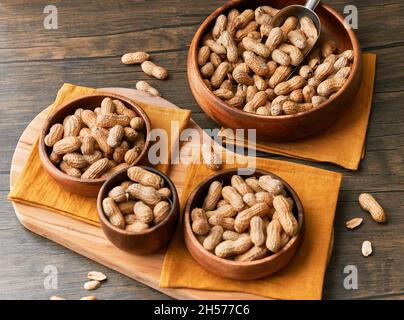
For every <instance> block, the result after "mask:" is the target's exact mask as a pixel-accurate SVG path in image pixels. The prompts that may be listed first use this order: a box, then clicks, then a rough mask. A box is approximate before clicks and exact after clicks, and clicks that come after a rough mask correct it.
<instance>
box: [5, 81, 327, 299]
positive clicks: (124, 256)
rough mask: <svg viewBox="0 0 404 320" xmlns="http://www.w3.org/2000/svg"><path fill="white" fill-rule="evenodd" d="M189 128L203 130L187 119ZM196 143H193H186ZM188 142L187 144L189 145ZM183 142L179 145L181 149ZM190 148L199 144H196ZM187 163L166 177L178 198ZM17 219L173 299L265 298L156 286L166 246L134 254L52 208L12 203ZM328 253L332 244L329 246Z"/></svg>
mask: <svg viewBox="0 0 404 320" xmlns="http://www.w3.org/2000/svg"><path fill="white" fill-rule="evenodd" d="M102 91H104V92H106V91H110V92H114V93H117V94H121V95H125V96H127V97H128V98H131V99H133V100H135V101H139V102H145V103H153V104H154V105H156V106H161V107H165V108H167V107H171V108H177V106H175V105H174V104H172V103H171V102H169V101H167V100H165V99H163V98H156V97H151V96H149V95H146V94H144V93H142V92H140V91H137V90H133V89H124V88H108V89H102ZM48 111H49V108H47V109H45V110H43V111H42V112H41V113H40V114H38V115H37V116H36V117H35V119H34V120H32V122H31V123H30V124H29V125H28V127H27V128H26V129H25V131H24V132H23V134H22V135H21V137H20V139H19V141H18V144H17V147H16V149H15V152H14V155H13V159H12V161H11V170H10V189H11V188H12V187H13V184H14V183H15V181H16V180H17V178H18V176H19V175H20V173H21V171H22V169H23V168H24V165H25V162H26V160H27V159H28V156H29V153H30V151H31V149H32V146H33V145H34V143H35V141H36V138H37V136H38V134H39V132H40V130H41V128H42V125H43V123H44V121H45V119H46V117H47V114H48ZM188 127H189V128H193V129H196V130H198V131H199V132H200V133H201V134H205V133H203V130H202V129H201V128H200V127H199V126H198V125H197V124H196V123H195V122H194V121H193V120H191V121H190V123H189V126H188ZM189 143H197V142H189ZM189 143H188V144H187V147H190V145H189ZM184 146H185V144H184V145H182V148H184ZM191 147H199V146H197V145H195V146H191ZM186 170H187V166H186V165H185V164H183V163H180V164H173V165H172V166H171V169H170V173H169V176H170V178H171V179H172V181H173V182H174V184H175V186H176V187H177V191H178V195H179V197H180V198H181V195H182V190H183V186H184V185H183V184H184V181H185V174H186ZM12 204H13V207H14V210H15V213H16V215H17V218H18V219H19V221H20V222H21V224H22V225H23V226H24V227H25V228H27V229H28V230H30V231H32V232H34V233H36V234H39V235H41V236H43V237H45V238H47V239H49V240H51V241H54V242H56V243H58V244H60V245H62V246H64V247H66V248H68V249H70V250H72V251H74V252H76V253H78V254H81V255H83V256H85V257H87V258H89V259H91V260H94V261H96V262H98V263H100V264H102V265H105V266H107V267H108V268H111V269H113V270H115V271H118V272H120V273H122V274H124V275H126V276H128V277H130V278H132V279H135V280H137V281H139V282H142V283H144V284H145V285H147V286H149V287H152V288H154V289H156V290H158V291H161V292H163V293H165V294H167V295H169V296H171V297H173V298H177V299H234V300H246V299H266V298H265V297H262V296H258V295H253V294H247V293H240V292H224V291H208V290H193V289H167V288H160V287H159V281H160V273H161V268H162V264H163V259H164V253H165V250H166V249H162V250H160V251H159V252H157V253H154V254H151V255H148V256H136V255H132V254H129V253H126V252H124V251H121V250H119V249H118V248H116V247H114V246H113V245H112V244H111V243H110V242H109V241H108V240H107V239H106V237H105V236H104V234H103V232H102V230H101V228H98V227H95V226H92V225H89V224H87V223H85V222H81V221H78V220H76V219H73V218H70V217H66V216H63V215H60V214H57V213H55V212H53V211H50V210H46V209H41V208H36V207H32V206H28V205H24V204H20V203H16V202H13V203H12ZM330 248H331V250H330V253H329V254H330V255H331V252H332V245H331V246H330Z"/></svg>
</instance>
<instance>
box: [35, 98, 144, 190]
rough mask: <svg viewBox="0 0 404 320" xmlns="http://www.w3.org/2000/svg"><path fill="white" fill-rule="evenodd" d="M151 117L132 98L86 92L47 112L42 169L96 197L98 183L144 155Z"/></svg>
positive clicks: (70, 187)
mask: <svg viewBox="0 0 404 320" xmlns="http://www.w3.org/2000/svg"><path fill="white" fill-rule="evenodd" d="M149 133H150V121H149V118H148V117H147V115H146V113H145V112H144V111H143V110H142V108H140V107H139V106H138V105H137V104H135V103H134V102H133V101H131V100H129V99H127V98H125V97H123V96H120V95H117V94H112V93H105V94H104V93H97V94H91V95H85V96H82V97H79V98H77V99H75V100H72V101H70V102H68V103H66V104H65V105H63V106H61V107H60V108H59V109H58V110H57V111H55V112H54V113H53V114H52V115H50V116H49V117H48V119H47V120H46V122H45V124H44V127H43V129H42V132H41V136H40V139H39V146H38V147H39V156H40V158H41V161H42V166H43V168H44V169H45V170H46V171H47V172H48V173H49V174H50V175H51V176H52V177H53V178H54V179H55V180H56V182H57V183H58V184H60V185H61V186H62V187H63V188H65V189H66V190H68V191H70V192H73V193H77V194H80V195H83V196H88V197H97V194H98V191H99V190H100V188H101V186H102V184H103V183H104V182H105V181H106V180H107V178H108V177H109V176H111V175H112V174H114V173H115V172H118V171H119V170H121V169H123V168H126V167H129V166H132V165H135V164H137V163H138V162H139V161H141V160H142V159H143V158H144V157H145V156H146V154H147V150H148V146H149Z"/></svg>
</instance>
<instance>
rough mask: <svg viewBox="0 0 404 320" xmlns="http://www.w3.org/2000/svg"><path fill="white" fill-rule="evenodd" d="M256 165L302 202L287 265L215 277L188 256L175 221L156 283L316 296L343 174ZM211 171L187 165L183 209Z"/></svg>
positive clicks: (267, 162)
mask: <svg viewBox="0 0 404 320" xmlns="http://www.w3.org/2000/svg"><path fill="white" fill-rule="evenodd" d="M237 157H238V158H239V160H237V162H236V163H246V161H245V158H244V157H241V156H237ZM243 159H244V160H243ZM231 167H245V165H225V168H231ZM256 167H257V168H259V169H263V170H267V171H271V172H273V173H275V174H277V175H279V176H280V177H282V178H283V179H285V180H286V181H287V182H288V183H289V184H290V185H291V187H292V188H294V189H295V190H296V192H297V194H298V195H299V198H300V199H301V201H302V203H303V207H304V228H303V229H304V230H303V232H304V234H303V242H302V244H301V247H300V248H299V250H298V252H297V254H296V256H295V257H294V258H293V259H292V261H291V262H290V264H289V265H288V266H286V267H285V268H284V269H282V270H281V271H279V272H277V273H275V274H273V275H270V276H268V277H266V278H264V279H259V280H251V281H236V280H229V279H224V278H220V277H218V276H216V275H214V274H212V273H210V272H208V271H206V270H205V269H203V268H202V267H201V266H200V265H199V264H198V263H197V262H196V261H195V260H193V258H192V257H191V255H190V254H189V253H188V251H187V249H186V247H185V244H184V242H183V233H182V223H180V224H179V226H178V230H177V232H176V235H175V237H174V239H173V241H172V242H171V244H170V246H169V248H168V250H167V253H166V255H165V259H164V264H163V269H162V272H161V279H160V286H161V287H164V288H192V289H204V290H218V291H238V292H246V293H252V294H256V295H261V296H265V297H269V298H274V299H321V296H322V290H323V281H324V274H325V270H326V266H327V259H328V253H329V250H330V249H331V248H330V246H331V244H330V243H331V240H332V230H333V221H334V214H335V208H336V204H337V199H338V193H339V187H340V183H341V178H342V176H341V174H338V173H335V172H331V171H325V170H322V169H317V168H314V167H309V166H305V165H300V164H294V163H289V162H284V161H277V160H269V159H262V158H257V159H256ZM211 174H212V171H210V170H209V169H208V168H206V166H204V165H200V164H192V165H190V166H189V168H188V171H187V177H186V179H185V181H187V182H186V185H185V187H184V191H183V196H182V199H181V207H182V208H184V205H185V203H186V200H187V198H188V196H189V194H190V193H191V191H192V190H193V189H194V188H195V187H196V186H197V185H198V184H199V183H200V182H201V181H202V180H204V179H205V178H206V177H207V176H209V175H211ZM229 298H231V295H230V294H229Z"/></svg>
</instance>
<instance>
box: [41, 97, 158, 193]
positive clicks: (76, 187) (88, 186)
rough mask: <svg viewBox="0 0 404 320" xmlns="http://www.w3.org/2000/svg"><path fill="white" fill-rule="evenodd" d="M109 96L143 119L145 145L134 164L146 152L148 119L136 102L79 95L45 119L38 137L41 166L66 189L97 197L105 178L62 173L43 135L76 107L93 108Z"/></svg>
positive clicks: (148, 128)
mask: <svg viewBox="0 0 404 320" xmlns="http://www.w3.org/2000/svg"><path fill="white" fill-rule="evenodd" d="M106 97H110V98H111V99H118V100H121V101H122V102H123V103H124V104H125V105H126V107H128V108H130V109H132V110H134V111H136V113H137V114H138V115H139V117H141V118H142V119H143V120H144V123H145V129H146V134H145V139H146V141H145V147H144V149H143V150H142V152H141V154H140V155H139V157H138V159H137V160H136V161H135V163H134V164H133V165H135V164H137V163H139V161H141V160H142V158H143V157H144V156H145V155H146V154H147V149H148V146H149V144H150V137H149V135H150V130H151V129H150V128H151V127H150V120H149V118H148V116H147V115H146V113H145V112H144V111H143V109H142V108H140V107H139V106H138V105H137V104H136V103H134V102H133V101H131V100H129V99H128V98H126V97H123V96H120V95H117V94H113V93H105V94H104V93H96V94H91V95H85V96H82V97H79V98H77V99H75V100H72V101H70V102H68V103H66V104H64V105H63V106H62V107H60V108H59V109H58V110H57V111H55V112H54V113H53V114H51V115H50V116H49V117H48V119H47V120H46V121H45V124H44V126H43V129H42V131H41V136H40V138H39V144H38V148H39V156H40V158H41V161H42V167H43V168H44V169H45V170H46V171H47V172H48V174H49V175H51V176H52V178H54V179H55V180H56V182H57V183H58V184H60V185H61V186H62V187H63V188H65V189H66V190H68V191H70V192H73V193H77V194H80V195H82V196H86V197H97V194H98V191H99V190H100V188H101V186H102V184H103V183H104V182H105V181H106V179H91V180H90V179H88V180H84V179H79V178H74V177H71V176H68V175H67V174H65V173H63V172H62V171H61V170H60V169H59V168H58V167H56V166H55V165H54V164H53V163H52V162H51V161H50V159H49V154H50V152H51V151H52V148H49V147H47V146H46V145H45V136H46V135H47V134H48V132H49V129H50V127H51V126H52V125H54V124H55V123H63V120H64V118H65V117H66V116H68V115H72V114H74V112H75V110H76V109H78V108H83V109H89V110H94V109H95V108H97V107H99V106H100V105H101V101H102V99H104V98H106Z"/></svg>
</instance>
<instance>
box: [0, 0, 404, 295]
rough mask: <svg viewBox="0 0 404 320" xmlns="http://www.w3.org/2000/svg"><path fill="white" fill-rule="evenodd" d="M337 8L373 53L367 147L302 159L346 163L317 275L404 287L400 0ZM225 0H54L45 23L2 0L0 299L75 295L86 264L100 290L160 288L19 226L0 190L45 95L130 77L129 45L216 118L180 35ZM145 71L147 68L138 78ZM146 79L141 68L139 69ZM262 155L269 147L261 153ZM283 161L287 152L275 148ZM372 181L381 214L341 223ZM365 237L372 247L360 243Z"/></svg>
mask: <svg viewBox="0 0 404 320" xmlns="http://www.w3.org/2000/svg"><path fill="white" fill-rule="evenodd" d="M326 2H327V3H328V4H330V5H332V6H334V7H335V8H336V9H338V11H339V12H341V13H342V12H343V10H344V6H345V5H347V4H350V5H351V4H353V5H356V6H357V8H358V12H359V29H358V30H357V35H358V37H359V39H360V42H361V45H362V48H363V50H364V51H365V52H374V53H376V54H377V55H378V66H377V76H376V87H375V96H374V103H373V111H372V117H371V122H370V126H369V131H368V139H367V144H366V159H365V160H364V161H363V162H362V164H361V167H360V170H359V171H358V172H350V171H347V170H344V169H341V168H339V167H337V166H335V165H331V164H315V163H311V165H314V166H317V167H321V168H325V169H328V170H334V171H337V172H341V173H343V175H344V179H343V184H342V188H341V193H340V198H339V203H338V208H337V212H336V219H335V248H334V253H333V257H332V260H331V263H330V266H329V269H328V271H327V275H326V278H325V286H324V298H325V299H357V298H374V299H385V298H393V299H403V298H404V277H403V275H402V271H403V267H404V255H403V249H404V238H403V230H404V215H403V213H404V201H403V198H404V197H403V196H404V170H403V167H402V164H403V157H404V142H403V140H404V126H403V123H404V111H403V105H402V104H403V101H404V80H403V76H404V54H403V49H404V43H403V40H402V39H403V38H404V23H403V17H404V3H403V2H402V1H399V0H382V1H380V0H366V1H365V0H350V1H342V0H333V1H331V0H330V1H326ZM222 3H223V1H214V0H205V1H188V0H187V1H184V0H182V1H179V0H164V1H163V0H160V1H157V0H153V1H140V0H136V1H133V0H132V1H129V0H127V1H126V0H120V1H116V0H109V1H95V0H91V1H73V0H70V1H53V4H54V5H56V7H57V9H58V24H59V25H58V29H57V30H46V29H45V28H44V27H43V19H44V18H45V16H46V14H44V13H43V10H44V7H45V6H46V5H48V4H49V2H48V1H44V0H28V1H27V0H24V1H23V0H13V1H12V0H4V1H1V4H0V133H1V134H0V147H1V152H0V188H1V190H0V193H1V198H0V219H1V223H0V243H1V245H0V257H1V258H0V270H1V277H0V299H48V298H49V297H50V296H52V295H55V294H57V295H61V296H64V297H66V298H72V299H73V298H78V297H80V296H82V295H85V294H86V292H84V290H83V289H82V285H83V279H84V278H85V275H86V273H87V272H88V271H90V270H101V271H104V272H106V273H107V274H108V277H109V278H108V281H107V283H105V285H104V286H102V288H100V289H99V290H98V291H97V292H96V294H97V296H98V297H99V298H101V299H153V298H154V299H167V298H168V297H166V296H165V295H163V294H161V293H159V292H157V291H155V290H152V289H150V288H148V287H145V286H144V285H142V284H140V283H137V282H136V281H133V280H131V279H128V278H126V277H124V276H122V275H120V274H118V273H116V272H113V271H111V270H106V269H105V268H104V267H102V266H100V265H98V264H96V263H94V262H92V261H91V260H88V259H86V258H83V257H81V256H79V255H77V254H75V253H72V252H71V251H69V250H67V249H64V248H63V247H61V246H59V245H56V244H54V243H52V242H50V241H48V240H46V239H43V238H41V237H40V236H37V235H35V234H32V233H31V232H29V231H27V230H25V229H24V228H23V227H22V226H21V225H20V224H19V222H18V220H17V218H16V217H15V215H14V211H13V209H12V206H11V204H10V203H9V202H8V201H7V194H8V192H9V170H10V162H11V157H12V155H13V152H14V148H15V145H16V143H17V140H18V138H19V136H20V135H21V133H22V132H23V130H24V128H25V127H26V126H27V124H28V123H29V122H30V121H31V120H32V119H33V118H34V116H35V115H36V114H37V113H39V112H40V111H41V110H43V109H44V108H45V107H46V106H48V105H49V104H50V103H51V102H52V101H53V99H54V97H55V94H56V92H57V90H58V89H59V88H60V86H61V85H62V84H63V83H64V82H71V83H75V84H79V85H83V86H90V87H111V86H117V87H134V85H135V83H136V81H137V80H141V79H146V78H147V77H146V76H145V75H144V74H143V73H142V72H141V71H140V69H139V68H129V67H127V66H124V65H122V64H121V63H120V56H121V55H122V54H123V53H125V52H127V51H136V50H146V51H148V52H150V53H151V54H153V59H154V60H155V61H157V62H158V63H160V64H162V65H164V66H166V67H167V68H168V70H169V73H170V79H169V80H167V81H164V82H162V81H153V80H151V81H150V82H151V83H153V84H154V85H155V86H156V87H157V88H158V89H159V90H160V91H161V92H162V93H163V94H164V97H165V98H167V99H168V100H170V101H172V102H174V103H175V104H176V105H178V106H180V107H184V108H189V109H192V111H193V118H194V119H195V120H196V121H197V122H198V124H199V125H200V126H201V127H203V128H214V127H217V125H216V124H215V123H214V122H212V121H211V120H209V119H208V118H207V117H206V116H205V115H204V113H202V112H201V109H200V108H199V107H198V106H197V105H196V103H195V101H194V100H193V98H192V95H191V92H190V90H189V87H188V84H187V78H186V56H187V49H188V44H189V43H190V41H191V38H192V36H193V34H194V32H195V31H196V29H197V27H198V25H199V24H200V22H201V21H202V20H203V19H204V18H205V17H206V16H207V15H208V14H209V13H210V12H211V11H212V10H213V9H215V8H216V7H218V6H219V5H221V4H222ZM147 79H148V78H147ZM148 80H149V79H148ZM262 156H266V157H272V158H281V157H275V156H272V155H262ZM283 159H285V160H288V161H296V160H290V159H286V158H283ZM363 191H370V192H372V193H374V194H375V195H376V196H377V197H378V198H379V199H380V201H381V203H382V204H383V206H384V207H385V209H386V211H387V213H388V216H389V222H388V224H386V225H383V226H380V225H376V223H373V221H371V220H370V219H366V221H365V224H364V225H363V226H362V227H361V229H360V230H357V231H355V232H349V231H347V230H346V229H345V227H344V223H345V221H346V220H347V219H349V218H351V217H354V216H357V215H359V216H364V213H363V212H362V211H361V209H360V208H359V206H358V202H357V197H358V195H359V193H361V192H363ZM363 240H371V241H372V243H373V246H374V254H373V255H372V256H371V257H369V258H364V257H363V256H362V255H361V243H362V241H363ZM47 265H52V266H56V267H57V269H58V290H45V289H44V279H45V276H46V274H45V273H44V268H45V267H46V266H47ZM347 265H355V266H356V267H357V269H358V277H359V278H358V285H359V287H358V289H357V290H347V289H345V288H344V285H343V281H344V278H345V276H346V274H344V268H345V266H347Z"/></svg>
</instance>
